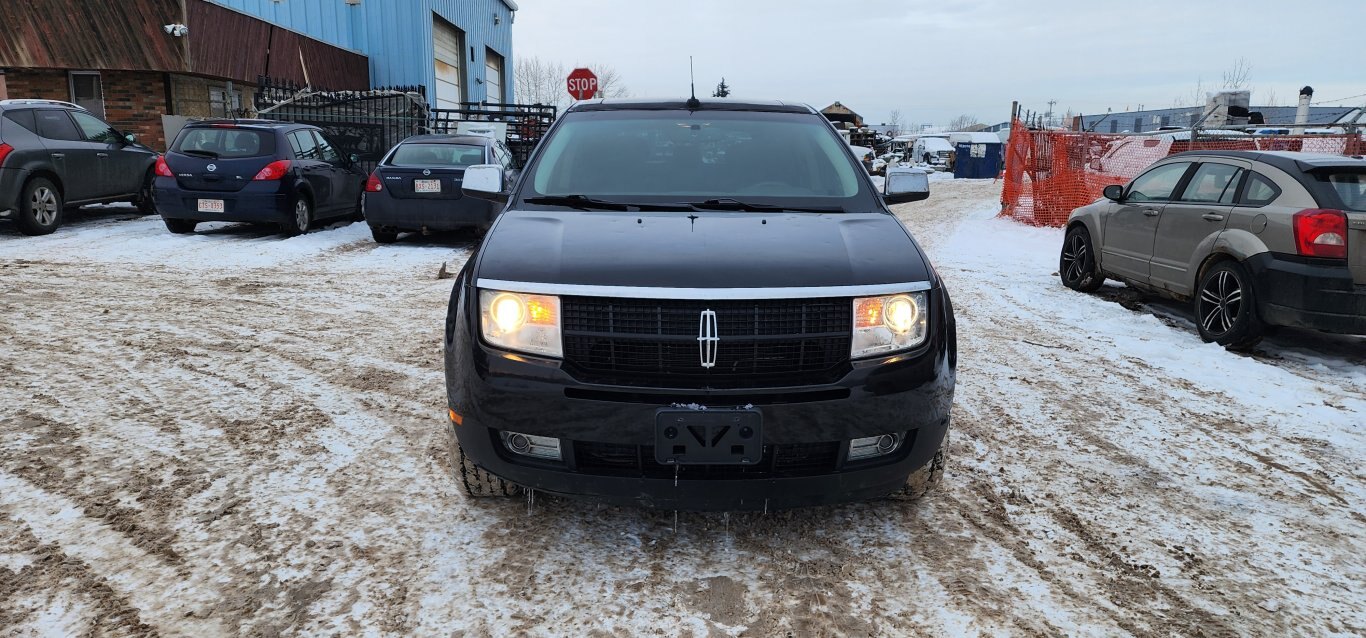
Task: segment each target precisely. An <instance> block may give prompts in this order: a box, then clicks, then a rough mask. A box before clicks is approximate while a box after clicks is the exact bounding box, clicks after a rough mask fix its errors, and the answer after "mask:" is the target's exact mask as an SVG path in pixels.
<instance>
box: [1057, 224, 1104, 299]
mask: <svg viewBox="0 0 1366 638" xmlns="http://www.w3.org/2000/svg"><path fill="white" fill-rule="evenodd" d="M1058 277H1059V278H1061V279H1062V285H1064V286H1067V287H1068V288H1071V289H1072V290H1076V291H1078V292H1095V291H1097V290H1099V289H1100V287H1101V285H1102V284H1104V283H1105V276H1104V275H1102V274H1100V269H1098V268H1096V251H1095V249H1094V248H1093V245H1092V243H1091V233H1090V231H1088V230H1086V227H1085V226H1077V227H1075V228H1073V229H1072V230H1069V231H1067V236H1066V237H1064V238H1063V240H1062V255H1061V256H1059V258H1058Z"/></svg>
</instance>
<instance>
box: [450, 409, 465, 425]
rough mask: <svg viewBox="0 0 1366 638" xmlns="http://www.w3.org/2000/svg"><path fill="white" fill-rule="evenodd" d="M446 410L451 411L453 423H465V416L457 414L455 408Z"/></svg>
mask: <svg viewBox="0 0 1366 638" xmlns="http://www.w3.org/2000/svg"><path fill="white" fill-rule="evenodd" d="M446 411H447V412H450V413H451V422H452V423H454V424H456V425H464V424H465V417H463V416H460V415H459V414H457V413H456V411H455V410H449V409H448V410H446Z"/></svg>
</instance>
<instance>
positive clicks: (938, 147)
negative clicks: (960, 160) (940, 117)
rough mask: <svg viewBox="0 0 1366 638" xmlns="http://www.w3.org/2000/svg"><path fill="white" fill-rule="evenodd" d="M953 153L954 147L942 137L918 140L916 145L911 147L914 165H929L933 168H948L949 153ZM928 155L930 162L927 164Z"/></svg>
mask: <svg viewBox="0 0 1366 638" xmlns="http://www.w3.org/2000/svg"><path fill="white" fill-rule="evenodd" d="M952 151H953V145H952V144H949V141H948V140H946V139H944V138H942V137H921V138H918V139H916V141H915V145H913V146H912V147H911V161H912V162H914V163H917V164H919V163H922V162H923V163H928V164H929V165H931V166H948V165H949V153H951V152H952ZM926 154H928V155H929V156H930V157H929V161H928V162H926V160H925V155H926Z"/></svg>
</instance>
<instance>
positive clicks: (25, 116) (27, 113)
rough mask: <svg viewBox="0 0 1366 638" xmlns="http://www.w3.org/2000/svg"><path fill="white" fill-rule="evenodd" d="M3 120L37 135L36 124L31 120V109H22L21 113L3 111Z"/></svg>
mask: <svg viewBox="0 0 1366 638" xmlns="http://www.w3.org/2000/svg"><path fill="white" fill-rule="evenodd" d="M5 119H7V120H9V121H11V122H14V123H15V124H18V125H19V126H22V127H24V128H25V129H28V132H30V133H33V134H35V135H37V134H38V122H37V120H35V119H33V109H23V110H21V111H5Z"/></svg>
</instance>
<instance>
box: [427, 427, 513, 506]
mask: <svg viewBox="0 0 1366 638" xmlns="http://www.w3.org/2000/svg"><path fill="white" fill-rule="evenodd" d="M454 428H455V426H454V425H448V426H446V443H447V445H448V447H449V449H450V455H451V472H452V473H453V474H454V475H455V480H457V481H460V485H461V487H463V488H464V489H465V495H466V496H470V497H474V498H486V497H491V496H517V495H518V494H521V493H522V486H520V485H517V484H516V483H509V482H507V481H504V480H503V479H501V478H498V477H497V476H494V475H493V474H490V473H489V472H488V471H487V470H485V469H484V468H481V467H479V466H478V465H475V464H474V461H471V460H470V459H469V457H467V456H465V450H464V449H463V448H461V447H460V442H459V441H457V440H456V438H455V429H454Z"/></svg>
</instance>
